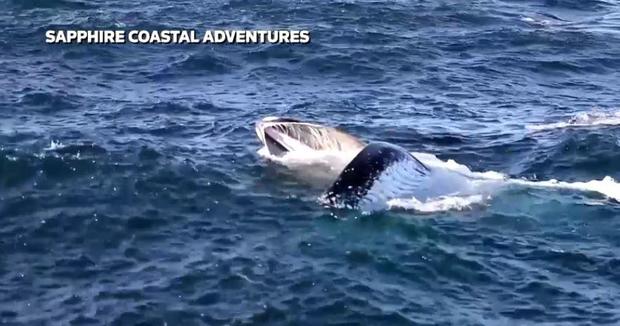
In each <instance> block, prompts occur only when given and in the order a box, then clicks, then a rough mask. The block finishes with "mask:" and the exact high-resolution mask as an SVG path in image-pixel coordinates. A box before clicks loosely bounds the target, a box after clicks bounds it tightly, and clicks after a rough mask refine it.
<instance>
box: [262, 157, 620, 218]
mask: <svg viewBox="0 0 620 326" xmlns="http://www.w3.org/2000/svg"><path fill="white" fill-rule="evenodd" d="M259 154H260V155H261V156H263V157H266V158H268V159H270V160H272V161H274V162H277V163H279V164H282V165H285V166H287V167H289V168H291V169H294V170H297V171H305V173H308V172H309V171H313V170H314V171H315V169H314V167H313V168H310V166H316V164H317V163H318V164H319V165H320V164H322V165H325V166H329V172H330V173H329V174H330V176H329V178H332V179H331V180H332V182H333V180H335V179H336V178H337V176H338V174H339V173H340V171H341V170H342V169H343V168H344V166H346V164H347V163H348V162H349V161H350V160H351V159H353V157H354V156H355V155H356V154H357V153H355V152H352V153H343V152H319V151H308V152H304V153H288V154H287V155H285V156H283V157H274V156H270V155H269V154H268V151H267V150H266V149H261V150H259ZM412 154H413V155H414V156H415V157H416V158H417V159H418V160H420V161H421V162H422V163H424V164H425V165H426V166H428V167H429V168H430V169H431V173H430V174H429V175H428V176H426V177H415V178H413V179H412V180H413V181H415V182H417V183H418V184H416V185H415V186H411V184H410V182H408V181H407V182H406V180H405V181H404V180H403V175H402V173H401V172H403V171H405V170H406V169H402V168H399V171H392V172H394V173H385V177H383V176H382V177H381V178H380V179H381V180H380V182H378V183H377V184H378V185H381V186H380V187H378V188H376V189H373V191H370V192H369V194H371V195H372V196H371V197H372V198H371V197H369V198H370V199H368V200H365V201H362V202H361V203H362V204H364V205H362V206H363V207H361V209H362V210H363V211H377V210H383V209H407V210H414V211H417V212H422V213H433V212H440V211H448V210H465V209H469V208H471V207H473V206H479V205H485V204H486V203H487V202H488V201H489V200H491V199H492V198H493V196H495V195H497V194H498V193H500V192H501V191H502V190H503V189H505V188H506V187H507V186H520V187H530V188H545V189H567V190H574V191H583V192H591V193H598V194H600V195H603V196H605V197H607V198H611V199H614V200H616V201H620V183H618V182H617V181H616V180H614V179H613V178H611V177H605V178H603V179H602V180H589V181H584V182H563V181H557V180H545V181H531V180H526V179H515V178H509V177H508V176H507V175H505V174H503V173H500V172H496V171H483V172H475V171H471V169H470V168H469V167H467V166H466V165H463V164H460V163H458V162H456V161H454V160H447V161H443V160H441V159H439V158H437V157H436V156H435V155H433V154H430V153H417V152H413V153H412ZM319 170H320V169H319ZM390 171H391V170H389V169H388V170H386V172H390ZM396 172H398V173H396ZM315 173H316V171H315ZM390 182H396V184H395V185H396V186H397V187H389V186H388V185H389V183H390ZM404 184H407V186H408V188H407V190H408V191H413V192H414V193H415V195H414V196H409V197H398V196H397V197H392V196H393V195H395V194H398V191H395V190H394V189H397V190H398V189H399V188H400V186H401V185H404ZM373 188H374V187H373ZM383 190H385V191H383ZM377 198H380V199H381V200H382V201H381V202H378V201H377Z"/></svg>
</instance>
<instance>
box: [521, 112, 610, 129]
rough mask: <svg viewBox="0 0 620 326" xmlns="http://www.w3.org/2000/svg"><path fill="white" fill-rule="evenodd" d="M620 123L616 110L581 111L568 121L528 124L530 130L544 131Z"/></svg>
mask: <svg viewBox="0 0 620 326" xmlns="http://www.w3.org/2000/svg"><path fill="white" fill-rule="evenodd" d="M617 125H620V111H616V112H598V111H594V112H581V113H578V114H576V115H574V116H572V117H571V118H570V119H568V120H567V121H560V122H553V123H547V124H537V125H528V126H526V128H527V129H528V130H529V131H532V132H536V131H543V130H551V129H563V128H579V127H594V126H617Z"/></svg>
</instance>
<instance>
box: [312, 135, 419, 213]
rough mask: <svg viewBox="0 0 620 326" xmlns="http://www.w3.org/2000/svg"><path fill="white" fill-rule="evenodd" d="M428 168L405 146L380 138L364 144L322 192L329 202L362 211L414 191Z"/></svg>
mask: <svg viewBox="0 0 620 326" xmlns="http://www.w3.org/2000/svg"><path fill="white" fill-rule="evenodd" d="M429 174H430V170H429V169H428V168H427V167H426V166H425V165H424V164H422V163H421V162H420V161H418V160H417V159H416V158H415V157H413V156H412V155H411V154H410V153H408V152H407V151H406V150H405V149H403V148H401V147H399V146H396V145H393V144H389V143H383V142H377V143H371V144H369V145H367V146H366V147H365V148H364V149H363V150H362V151H361V152H359V153H358V155H357V156H356V157H355V158H354V159H353V160H352V161H351V162H350V163H349V164H348V165H347V166H346V167H345V168H344V170H343V171H342V172H341V173H340V175H339V176H338V179H337V180H336V181H335V182H334V183H333V184H332V186H331V187H330V188H329V189H328V190H327V191H326V192H325V194H324V196H323V200H324V201H325V202H326V203H327V204H328V205H330V206H334V207H342V208H356V209H362V210H365V211H368V210H374V209H373V208H376V209H381V207H376V205H378V204H380V203H383V204H385V203H386V202H387V201H388V200H389V199H393V198H399V197H403V196H407V195H410V194H413V193H415V192H416V190H417V187H418V186H419V185H420V184H421V179H423V178H425V177H427V176H428V175H429Z"/></svg>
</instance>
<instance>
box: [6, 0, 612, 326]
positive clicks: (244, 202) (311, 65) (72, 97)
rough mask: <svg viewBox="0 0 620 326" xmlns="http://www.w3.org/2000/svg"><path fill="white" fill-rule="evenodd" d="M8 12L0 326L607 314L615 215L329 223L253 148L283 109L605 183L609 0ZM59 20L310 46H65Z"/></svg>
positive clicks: (584, 206) (172, 5) (441, 320)
mask: <svg viewBox="0 0 620 326" xmlns="http://www.w3.org/2000/svg"><path fill="white" fill-rule="evenodd" d="M0 8H2V9H3V10H1V11H0V324H2V325H280V324H281V325H532V324H544V325H605V324H606V325H617V324H620V236H619V234H620V203H619V202H618V200H617V199H614V198H612V197H610V196H606V195H605V194H601V193H600V192H596V191H581V190H579V189H556V188H545V187H514V188H510V189H507V190H504V191H500V192H497V193H493V194H492V195H491V198H490V199H489V200H488V201H486V202H485V203H484V204H482V205H473V206H467V207H463V208H461V209H447V210H437V211H434V212H424V213H422V212H418V211H416V210H411V209H390V210H385V211H380V212H375V213H373V214H362V213H361V212H359V211H356V210H337V211H334V210H333V209H330V208H326V207H324V206H323V205H321V204H320V203H319V202H318V200H317V198H318V196H319V195H320V192H317V191H315V190H314V189H312V188H309V187H308V186H307V185H305V184H303V183H301V182H299V181H298V180H297V179H296V178H294V177H293V176H291V175H290V173H289V172H288V171H287V170H286V168H285V167H282V166H277V165H274V164H270V163H268V162H266V161H265V160H264V159H263V158H262V157H260V156H259V155H258V154H257V150H258V149H259V148H260V143H259V141H258V140H257V138H256V136H255V135H254V123H255V121H257V120H259V119H261V118H262V117H264V116H291V117H296V118H298V119H302V120H310V121H318V122H320V123H322V124H326V125H333V126H337V127H340V128H341V129H343V130H346V131H347V132H349V133H351V134H353V135H356V136H359V137H361V138H362V139H365V140H382V141H387V142H391V143H394V144H398V145H400V146H402V147H404V148H406V149H408V150H410V151H416V152H426V153H432V154H434V155H436V156H437V157H439V158H440V159H442V160H449V159H452V160H454V161H456V162H458V163H459V164H463V165H465V166H467V167H469V168H470V169H471V170H473V171H497V172H501V173H504V174H506V175H507V176H509V177H510V178H513V179H523V180H529V181H542V180H550V179H557V180H562V181H565V182H573V183H574V182H583V183H588V182H592V181H595V180H602V179H603V178H604V177H609V178H613V179H615V180H620V122H619V123H614V121H615V120H614V119H620V113H618V112H620V95H619V94H620V3H618V2H617V1H613V0H606V1H603V0H530V1H516V0H503V1H502V0H479V1H456V0H442V1H439V0H438V1H422V0H419V1H414V0H412V1H407V0H402V1H369V0H365V1H357V0H350V1H324V0H320V1H306V0H300V1H288V0H286V1H285V0H272V1H269V0H257V1H240V0H230V1H199V0H191V1H190V0H185V1H162V0H151V1H144V0H137V1H118V0H114V1H104V0H94V1H81V0H0ZM49 29H124V30H130V29H146V30H163V29H196V30H197V31H199V32H201V31H204V30H207V29H259V30H265V29H307V30H309V31H310V32H311V42H310V43H309V44H306V45H300V44H296V45H294V44H244V45H223V44H217V45H213V44H194V45H174V44H169V45H161V44H160V45H144V44H117V45H110V44H108V45H83V44H82V45H78V44H73V45H66V44H65V45H61V44H46V43H45V31H46V30H49ZM532 126H534V128H533V129H532ZM537 126H538V127H537ZM608 180H610V179H608ZM614 185H615V186H617V182H615V181H613V180H611V181H610V182H609V186H614Z"/></svg>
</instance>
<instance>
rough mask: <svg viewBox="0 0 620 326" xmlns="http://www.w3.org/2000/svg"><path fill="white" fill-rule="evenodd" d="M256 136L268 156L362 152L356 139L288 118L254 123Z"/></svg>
mask: <svg viewBox="0 0 620 326" xmlns="http://www.w3.org/2000/svg"><path fill="white" fill-rule="evenodd" d="M255 129H256V135H257V136H258V139H259V140H260V141H261V143H263V145H264V146H265V147H266V148H267V150H268V151H269V153H270V154H271V155H275V156H281V155H284V154H285V153H287V152H296V151H309V150H310V151H352V150H361V149H362V148H363V147H364V145H365V144H364V143H363V142H362V141H360V140H359V139H357V138H355V137H353V136H351V135H349V134H347V133H344V132H342V131H340V130H338V129H335V128H332V127H325V126H322V125H319V124H313V123H306V122H301V121H299V120H296V119H291V118H280V117H266V118H264V119H262V120H260V121H258V122H256V128H255Z"/></svg>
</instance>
